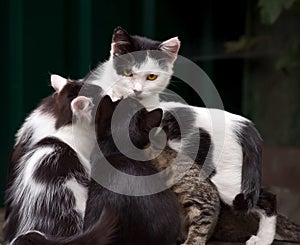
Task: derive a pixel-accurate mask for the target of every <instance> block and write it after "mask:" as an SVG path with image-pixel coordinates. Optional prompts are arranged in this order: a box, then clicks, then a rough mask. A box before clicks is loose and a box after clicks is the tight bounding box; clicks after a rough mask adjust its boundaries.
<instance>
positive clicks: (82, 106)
mask: <svg viewBox="0 0 300 245" xmlns="http://www.w3.org/2000/svg"><path fill="white" fill-rule="evenodd" d="M93 107H94V104H93V101H92V99H91V98H88V97H85V96H78V97H76V98H75V99H73V100H72V102H71V110H72V112H73V114H74V115H75V116H76V117H77V118H80V119H88V120H89V121H91V117H92V108H93Z"/></svg>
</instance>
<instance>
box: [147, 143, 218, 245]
mask: <svg viewBox="0 0 300 245" xmlns="http://www.w3.org/2000/svg"><path fill="white" fill-rule="evenodd" d="M208 146H209V145H208ZM207 153H208V152H207ZM149 155H151V151H149ZM172 161H176V162H177V164H176V167H175V165H173V164H172ZM154 162H155V166H156V167H157V169H158V170H160V171H161V170H165V169H166V168H167V167H170V166H171V173H170V177H171V176H173V175H177V174H180V173H182V171H181V170H183V171H184V169H185V168H186V164H187V163H188V162H190V163H191V165H192V166H191V167H190V169H189V171H186V172H184V176H183V177H181V178H180V180H179V181H178V182H177V183H176V184H175V185H173V186H172V187H171V190H172V191H174V193H175V194H176V195H177V197H178V200H179V203H180V205H181V208H182V218H181V219H182V220H181V222H182V234H181V238H180V239H179V241H178V242H179V243H178V244H182V245H204V244H206V243H207V241H208V240H209V238H210V237H211V235H212V233H213V231H214V228H215V226H216V224H217V221H218V216H219V211H220V199H219V194H218V191H217V189H216V187H215V186H214V185H213V184H212V183H211V181H209V180H206V179H203V176H201V170H200V168H199V166H198V165H196V164H194V162H193V161H192V160H191V159H188V158H187V157H185V156H178V152H176V151H175V150H173V149H172V148H171V147H169V146H166V147H165V148H164V149H163V151H162V152H161V153H160V154H159V156H158V157H156V158H155V159H154ZM172 168H174V169H172ZM172 170H173V171H172Z"/></svg>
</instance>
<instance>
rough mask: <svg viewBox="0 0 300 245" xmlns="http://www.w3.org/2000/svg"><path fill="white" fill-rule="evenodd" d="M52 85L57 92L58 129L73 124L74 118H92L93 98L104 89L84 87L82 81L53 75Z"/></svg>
mask: <svg viewBox="0 0 300 245" xmlns="http://www.w3.org/2000/svg"><path fill="white" fill-rule="evenodd" d="M51 85H52V87H53V88H54V89H55V91H56V92H55V93H54V94H53V98H54V101H55V104H54V107H53V112H54V115H55V118H56V123H55V127H56V129H58V128H60V127H62V126H66V125H68V124H71V123H72V122H73V116H75V117H76V118H77V119H89V118H91V117H92V115H91V113H92V112H91V108H92V103H91V98H95V97H96V96H99V95H100V94H101V92H102V89H101V88H100V87H99V86H97V85H93V84H85V85H84V84H83V82H81V81H78V80H70V79H65V78H63V77H61V76H58V75H51ZM83 85H84V86H83ZM79 93H80V96H79Z"/></svg>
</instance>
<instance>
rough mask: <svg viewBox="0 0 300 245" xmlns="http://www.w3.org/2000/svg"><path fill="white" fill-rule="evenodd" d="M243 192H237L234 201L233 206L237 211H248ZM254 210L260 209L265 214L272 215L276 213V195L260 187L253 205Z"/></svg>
mask: <svg viewBox="0 0 300 245" xmlns="http://www.w3.org/2000/svg"><path fill="white" fill-rule="evenodd" d="M247 204H248V202H247V200H246V199H245V196H244V194H243V193H240V194H238V195H237V196H236V197H235V199H234V201H233V207H234V208H235V210H238V211H244V212H245V211H248V209H249V206H248V205H247ZM254 208H255V209H256V210H262V211H263V212H264V213H265V214H266V215H267V216H274V215H276V214H277V200H276V195H274V194H273V193H271V192H268V191H266V190H264V189H260V193H259V198H258V201H257V203H256V205H255V207H254Z"/></svg>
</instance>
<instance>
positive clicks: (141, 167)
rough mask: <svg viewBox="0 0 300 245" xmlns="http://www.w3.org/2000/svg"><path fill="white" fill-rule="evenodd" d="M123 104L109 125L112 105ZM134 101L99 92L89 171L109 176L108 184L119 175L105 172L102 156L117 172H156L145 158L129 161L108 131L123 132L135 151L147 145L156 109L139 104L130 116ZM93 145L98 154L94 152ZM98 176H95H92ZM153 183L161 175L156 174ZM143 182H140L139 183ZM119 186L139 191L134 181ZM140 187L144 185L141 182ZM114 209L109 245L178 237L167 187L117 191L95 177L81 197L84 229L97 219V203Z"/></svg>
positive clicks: (166, 242) (159, 243)
mask: <svg viewBox="0 0 300 245" xmlns="http://www.w3.org/2000/svg"><path fill="white" fill-rule="evenodd" d="M120 104H122V105H124V106H123V110H122V112H121V113H122V115H120V116H119V117H118V120H117V124H116V125H114V126H113V127H111V118H112V114H113V113H114V111H115V108H116V106H117V105H118V106H120ZM138 105H140V104H139V103H138V102H137V101H135V100H132V99H124V100H121V102H120V101H116V102H112V100H111V98H110V97H109V96H105V97H104V98H103V99H102V101H101V103H100V105H99V107H98V111H97V115H96V133H97V141H98V144H99V146H98V145H97V146H96V147H95V148H94V152H95V154H92V156H93V158H92V159H93V160H92V166H93V169H92V172H93V173H98V174H99V175H104V176H106V178H107V179H108V180H109V186H110V187H114V186H115V185H116V184H117V183H120V182H122V179H119V178H116V175H115V173H107V171H106V169H105V167H103V166H104V164H103V159H104V158H105V159H106V160H107V161H108V162H109V163H110V164H111V165H112V166H113V167H115V168H116V169H118V170H119V171H122V172H123V173H126V174H129V175H134V176H141V175H142V176H145V175H147V176H148V175H153V174H156V173H158V171H157V169H156V168H155V166H154V164H153V163H152V162H151V161H139V160H134V159H130V158H128V157H127V156H125V155H124V154H123V153H121V152H120V151H119V149H118V148H117V146H116V145H115V142H114V140H113V137H112V134H115V135H116V134H117V135H120V134H122V133H124V132H128V129H127V127H124V125H127V122H128V123H129V122H130V123H129V124H128V125H129V135H130V136H131V140H132V142H133V143H134V145H135V146H136V147H138V148H140V149H142V148H144V147H145V146H146V145H147V144H148V143H149V136H148V134H149V132H150V130H151V129H152V128H154V127H158V126H159V124H160V122H161V118H162V110H161V109H155V110H152V111H149V112H148V111H146V109H144V108H142V109H141V110H139V111H138V112H137V113H136V114H135V111H134V110H135V108H136V107H137V106H138ZM98 147H99V148H100V150H101V152H102V153H103V156H102V157H101V156H99V154H98ZM98 174H95V175H94V176H95V177H96V178H95V179H96V180H97V176H98V177H99V175H98ZM157 181H162V184H163V185H164V183H163V179H160V178H158V179H157ZM142 185H143V184H142ZM121 186H122V187H121V188H122V189H123V191H124V190H133V189H135V188H138V189H140V188H141V189H142V188H143V186H137V183H136V182H133V183H127V182H126V184H124V183H123V184H121ZM144 188H145V186H144ZM104 205H106V206H110V207H112V208H114V209H115V210H116V211H117V213H118V214H119V225H118V231H117V235H116V237H115V239H114V240H113V242H112V244H113V245H121V244H122V245H129V244H130V245H139V244H143V245H150V244H151V245H153V244H156V245H174V244H175V242H176V240H177V239H178V237H179V235H180V213H179V211H180V209H179V203H178V200H177V198H176V195H175V194H174V193H173V192H172V191H171V190H169V189H167V188H166V190H164V191H162V192H159V193H154V194H147V195H130V193H129V194H119V193H116V192H113V191H110V190H108V189H106V188H104V187H102V186H101V185H100V184H98V183H97V182H96V181H92V183H91V185H90V189H89V198H88V201H87V207H86V215H85V228H89V227H90V226H91V225H93V224H94V223H95V222H96V221H97V220H98V218H99V215H100V214H101V210H102V208H103V206H104Z"/></svg>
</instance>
